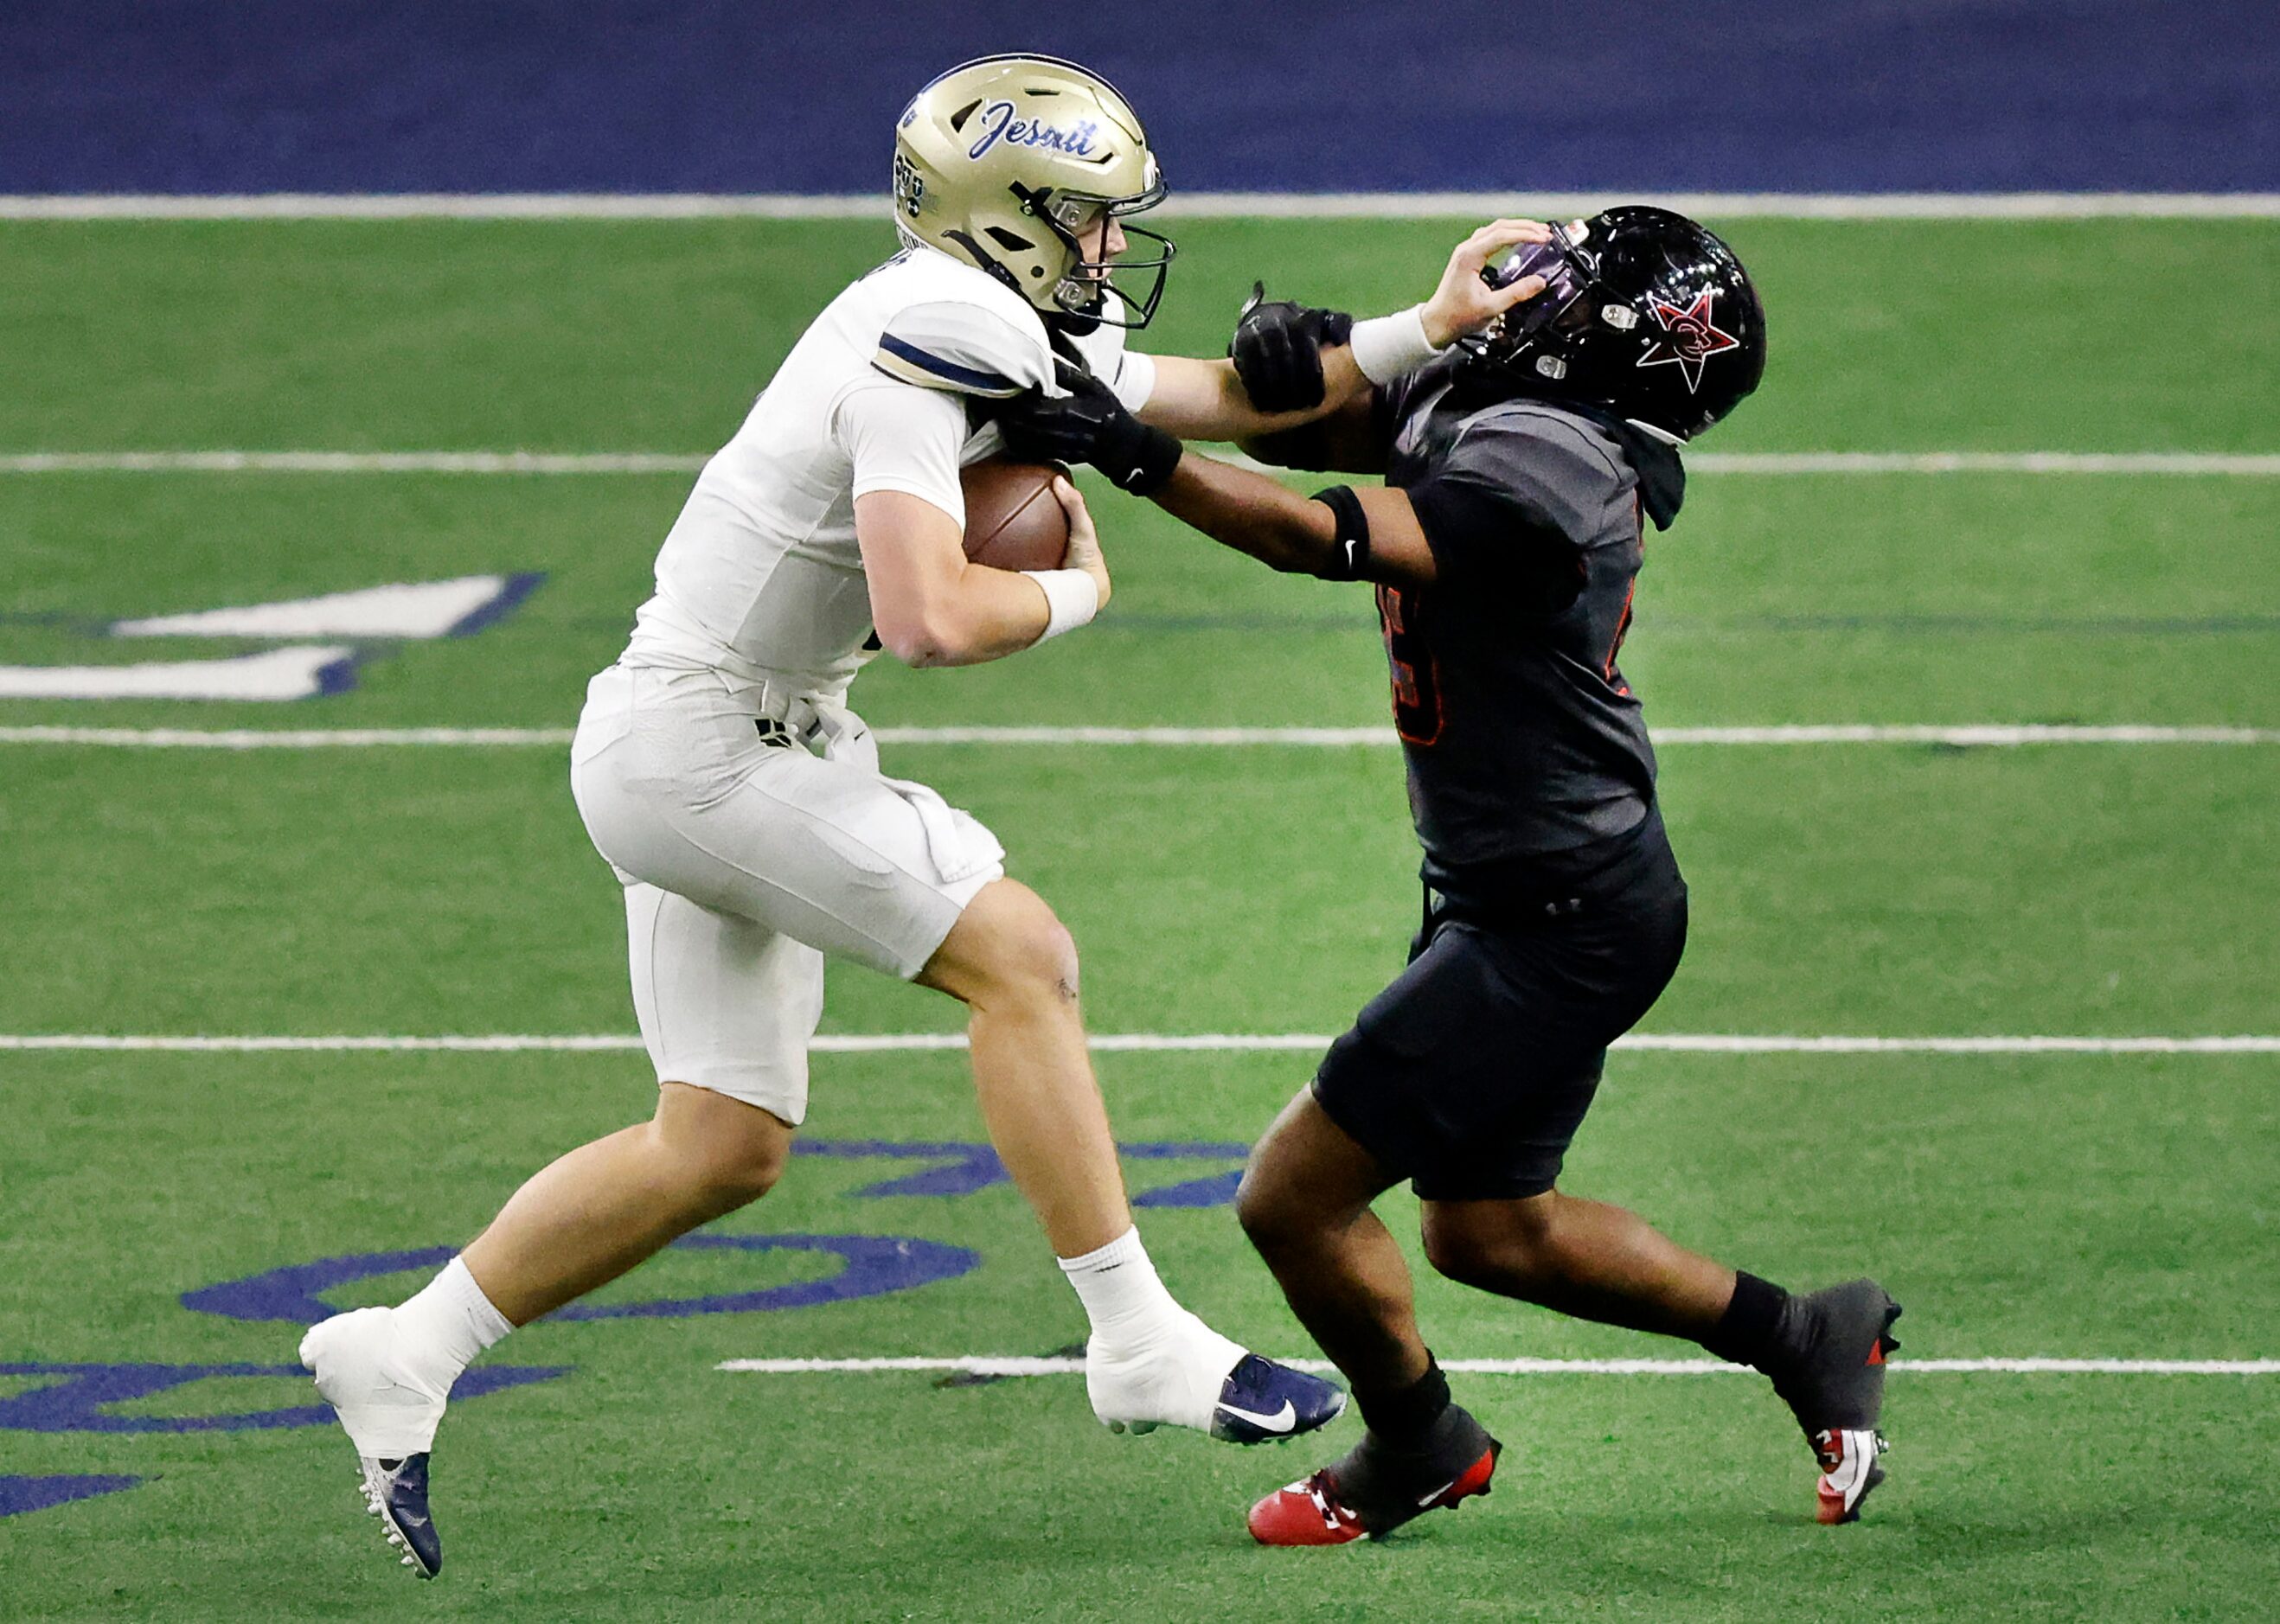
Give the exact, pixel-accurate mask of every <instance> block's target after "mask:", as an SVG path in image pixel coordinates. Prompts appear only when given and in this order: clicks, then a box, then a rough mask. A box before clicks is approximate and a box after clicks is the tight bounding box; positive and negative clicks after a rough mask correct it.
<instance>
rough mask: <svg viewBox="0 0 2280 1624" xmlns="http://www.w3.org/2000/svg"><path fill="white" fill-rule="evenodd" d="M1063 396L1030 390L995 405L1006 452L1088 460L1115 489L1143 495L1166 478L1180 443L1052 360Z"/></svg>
mask: <svg viewBox="0 0 2280 1624" xmlns="http://www.w3.org/2000/svg"><path fill="white" fill-rule="evenodd" d="M1054 365H1055V366H1056V367H1057V368H1058V369H1059V379H1060V386H1061V388H1062V389H1066V390H1067V391H1068V393H1067V394H1066V395H1060V396H1049V395H1046V394H1044V392H1043V391H1041V390H1036V389H1033V390H1031V391H1030V392H1029V393H1028V394H1026V395H1020V396H1015V397H1014V398H1013V399H1012V400H1009V401H1007V402H1005V404H1003V405H1002V406H1000V407H998V408H997V413H996V416H997V427H999V428H1000V429H1001V430H1003V431H1004V433H1005V450H1006V454H1007V455H1008V456H1011V457H1014V458H1020V459H1021V460H1023V461H1027V462H1066V463H1079V462H1084V463H1090V464H1091V465H1092V466H1094V467H1096V468H1098V469H1099V470H1100V471H1101V472H1102V473H1105V474H1106V475H1107V476H1108V477H1109V478H1110V479H1111V480H1113V481H1115V484H1116V487H1117V489H1120V490H1128V491H1130V492H1131V493H1132V494H1133V495H1134V496H1146V495H1147V494H1148V493H1149V492H1150V491H1152V490H1153V489H1156V488H1157V487H1158V486H1159V485H1161V484H1162V483H1163V482H1164V481H1166V480H1167V479H1170V478H1171V477H1172V470H1173V469H1174V468H1176V467H1177V466H1179V464H1180V443H1179V442H1178V441H1177V440H1176V439H1175V438H1173V437H1172V436H1171V435H1167V434H1166V433H1165V432H1164V431H1163V430H1162V429H1160V428H1151V427H1148V425H1147V424H1145V423H1144V422H1142V421H1141V420H1140V419H1138V418H1136V417H1134V416H1133V415H1132V414H1131V413H1130V412H1128V411H1126V410H1125V409H1124V403H1123V402H1122V401H1121V400H1119V399H1117V398H1116V391H1115V390H1113V389H1110V388H1109V387H1108V386H1107V385H1106V384H1105V383H1103V382H1102V381H1100V380H1099V379H1098V378H1096V377H1094V376H1093V375H1092V374H1091V373H1088V372H1084V371H1082V370H1081V369H1079V368H1077V367H1075V366H1070V365H1069V364H1068V363H1067V361H1056V362H1055V363H1054Z"/></svg>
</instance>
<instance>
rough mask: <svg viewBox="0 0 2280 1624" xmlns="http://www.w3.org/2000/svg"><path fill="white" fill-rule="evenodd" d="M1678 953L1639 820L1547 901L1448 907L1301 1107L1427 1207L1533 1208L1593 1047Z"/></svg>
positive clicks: (1596, 1063) (1593, 1085)
mask: <svg viewBox="0 0 2280 1624" xmlns="http://www.w3.org/2000/svg"><path fill="white" fill-rule="evenodd" d="M1685 945H1686V882H1685V881H1684V880H1683V879H1682V878H1681V877H1680V875H1679V872H1678V864H1677V861H1676V859H1675V858H1674V857H1673V856H1672V854H1671V850H1670V843H1669V840H1668V838H1667V837H1666V835H1664V833H1663V828H1662V820H1661V818H1660V816H1659V815H1658V814H1656V813H1653V812H1650V813H1649V814H1648V817H1647V819H1646V820H1645V823H1644V824H1642V825H1641V826H1640V827H1639V828H1638V829H1637V830H1636V831H1634V835H1633V837H1631V838H1629V839H1628V840H1627V841H1626V842H1625V843H1623V844H1622V845H1621V850H1619V852H1618V854H1617V855H1616V856H1615V857H1614V858H1613V860H1612V861H1611V862H1610V864H1609V865H1608V866H1606V868H1604V869H1602V870H1601V871H1600V872H1598V873H1597V874H1592V875H1591V877H1590V878H1589V879H1588V880H1586V881H1574V882H1570V883H1569V884H1568V885H1565V886H1562V887H1560V888H1559V894H1557V895H1553V896H1550V897H1529V898H1528V899H1526V900H1525V901H1521V900H1519V899H1508V900H1506V901H1505V902H1504V903H1502V904H1498V905H1495V906H1484V905H1482V904H1478V903H1475V902H1460V901H1451V902H1448V903H1444V904H1442V905H1441V906H1439V907H1437V909H1436V911H1435V912H1434V913H1433V914H1432V915H1431V916H1430V917H1429V919H1428V920H1427V921H1426V925H1425V927H1424V929H1423V930H1422V931H1421V933H1420V935H1419V936H1418V941H1417V944H1416V947H1415V949H1414V950H1413V953H1412V956H1411V958H1410V961H1409V967H1408V968H1407V969H1406V970H1404V971H1403V972H1402V973H1401V974H1400V975H1399V976H1398V978H1397V979H1396V980H1395V981H1394V982H1393V984H1392V985H1391V986H1390V987H1388V988H1387V989H1385V990H1384V991H1383V992H1382V993H1380V994H1378V996H1377V997H1375V998H1374V999H1372V1000H1371V1001H1370V1003H1369V1004H1368V1006H1367V1008H1365V1009H1364V1010H1363V1011H1362V1012H1361V1014H1360V1017H1358V1018H1357V1019H1356V1020H1355V1021H1354V1024H1353V1027H1352V1030H1350V1031H1348V1032H1347V1033H1346V1034H1345V1035H1344V1036H1342V1037H1340V1038H1339V1039H1338V1040H1337V1041H1336V1043H1333V1044H1331V1045H1330V1051H1329V1055H1328V1056H1327V1057H1326V1058H1324V1059H1323V1061H1322V1066H1321V1070H1320V1071H1319V1072H1317V1073H1316V1074H1315V1076H1314V1083H1313V1095H1314V1098H1315V1101H1316V1102H1317V1103H1318V1104H1321V1108H1322V1109H1323V1111H1324V1112H1327V1113H1328V1114H1329V1118H1330V1120H1332V1121H1334V1122H1336V1124H1337V1125H1338V1126H1339V1127H1340V1128H1343V1129H1344V1130H1345V1132H1346V1133H1348V1134H1349V1135H1352V1137H1353V1138H1354V1139H1355V1140H1356V1141H1357V1142H1358V1143H1360V1144H1361V1145H1362V1146H1363V1147H1364V1148H1365V1149H1367V1151H1370V1152H1371V1154H1373V1155H1374V1156H1375V1157H1376V1158H1378V1160H1379V1161H1380V1162H1382V1163H1383V1165H1384V1166H1386V1167H1387V1168H1388V1169H1390V1170H1391V1171H1392V1172H1394V1173H1396V1174H1400V1175H1402V1176H1405V1177H1406V1178H1408V1179H1409V1180H1410V1182H1411V1186H1412V1188H1413V1189H1415V1190H1416V1192H1417V1194H1418V1195H1419V1196H1420V1197H1423V1198H1424V1199H1426V1200H1429V1201H1498V1200H1513V1199H1517V1198H1520V1197H1528V1196H1535V1195H1540V1194H1542V1193H1543V1192H1544V1191H1545V1190H1547V1189H1551V1188H1552V1182H1553V1181H1554V1180H1556V1179H1557V1178H1558V1177H1559V1175H1560V1163H1561V1162H1562V1160H1563V1159H1564V1158H1566V1156H1567V1153H1568V1144H1569V1143H1570V1142H1571V1141H1572V1140H1573V1139H1574V1138H1575V1130H1576V1128H1578V1127H1579V1126H1580V1125H1581V1124H1582V1122H1583V1113H1584V1112H1587V1111H1589V1110H1590V1109H1591V1097H1592V1095H1593V1094H1594V1093H1596V1092H1597V1091H1598V1086H1599V1075H1600V1073H1601V1071H1602V1070H1603V1069H1604V1067H1605V1066H1606V1058H1607V1045H1608V1044H1609V1043H1613V1042H1614V1040H1615V1039H1616V1038H1617V1037H1619V1036H1621V1035H1622V1034H1623V1033H1625V1032H1627V1031H1629V1029H1630V1028H1631V1027H1632V1026H1633V1025H1635V1024H1636V1023H1637V1021H1638V1020H1639V1018H1640V1017H1641V1016H1643V1015H1645V1013H1646V1012H1647V1010H1648V1009H1649V1008H1650V1007H1652V1004H1653V1003H1654V1001H1655V999H1657V998H1658V997H1660V996H1661V995H1662V989H1664V988H1665V987H1666V986H1668V984H1669V981H1670V978H1671V976H1672V974H1674V973H1675V972H1676V970H1677V968H1678V959H1679V955H1680V954H1681V952H1682V951H1684V948H1685Z"/></svg>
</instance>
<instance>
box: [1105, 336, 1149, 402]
mask: <svg viewBox="0 0 2280 1624" xmlns="http://www.w3.org/2000/svg"><path fill="white" fill-rule="evenodd" d="M1108 387H1109V388H1110V389H1113V390H1115V391H1116V398H1117V399H1118V400H1120V401H1121V402H1123V403H1124V409H1125V410H1126V411H1127V412H1137V411H1139V410H1140V408H1141V407H1143V406H1144V405H1146V404H1148V397H1149V396H1151V395H1153V394H1154V393H1155V392H1156V358H1155V357H1154V356H1152V355H1142V354H1141V353H1140V352H1139V351H1138V350H1125V351H1124V352H1123V353H1122V354H1121V355H1120V356H1118V357H1117V366H1116V375H1115V376H1114V377H1113V378H1111V379H1110V380H1109V381H1108Z"/></svg>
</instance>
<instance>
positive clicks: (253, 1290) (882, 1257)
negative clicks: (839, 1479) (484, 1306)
mask: <svg viewBox="0 0 2280 1624" xmlns="http://www.w3.org/2000/svg"><path fill="white" fill-rule="evenodd" d="M674 1245H675V1246H677V1247H682V1248H685V1249H688V1250H690V1251H814V1252H827V1253H829V1254H831V1255H833V1256H836V1257H837V1258H839V1259H840V1263H841V1267H840V1270H839V1272H838V1273H837V1274H832V1275H829V1276H828V1277H826V1278H825V1279H822V1280H806V1281H796V1282H794V1283H793V1284H790V1285H786V1286H770V1287H768V1288H766V1289H763V1290H759V1291H732V1292H725V1293H717V1294H715V1295H712V1296H709V1297H668V1298H665V1299H662V1300H659V1301H656V1302H648V1303H574V1304H573V1305H570V1306H569V1307H567V1308H563V1309H558V1310H557V1311H556V1312H554V1313H552V1314H551V1315H549V1316H548V1318H550V1319H554V1320H640V1319H678V1318H681V1317H682V1316H684V1315H691V1314H736V1313H765V1312H770V1311H772V1310H776V1309H785V1308H813V1307H816V1306H818V1305H821V1304H825V1303H848V1302H853V1301H855V1300H856V1299H858V1298H860V1297H883V1296H885V1295H886V1294H887V1293H889V1292H890V1291H909V1290H912V1289H915V1288H917V1287H920V1286H925V1285H931V1284H932V1283H933V1282H934V1281H938V1280H954V1279H956V1278H957V1277H958V1276H959V1275H960V1274H967V1273H968V1272H969V1271H971V1270H973V1269H974V1268H977V1267H979V1266H981V1263H982V1257H981V1254H980V1253H978V1252H974V1251H968V1250H967V1248H965V1247H963V1246H945V1245H944V1244H942V1243H940V1242H936V1241H921V1240H914V1239H911V1238H908V1237H906V1236H902V1235H702V1234H699V1235H682V1237H681V1238H680V1239H679V1240H677V1241H675V1242H674ZM457 1252H458V1248H457V1247H454V1246H427V1247H421V1248H420V1249H418V1250H417V1251H380V1252H362V1253H358V1254H355V1255H352V1256H350V1257H344V1258H319V1259H318V1260H317V1261H316V1262H314V1263H303V1264H296V1265H293V1266H289V1267H287V1268H281V1269H271V1270H269V1271H267V1272H266V1273H265V1274H254V1275H250V1276H248V1277H247V1278H245V1279H243V1280H232V1281H224V1282H223V1283H222V1284H220V1285H218V1286H207V1287H204V1289H200V1290H196V1291H186V1292H184V1293H183V1294H182V1297H181V1304H182V1306H183V1307H185V1308H187V1309H189V1310H191V1311H192V1312H196V1313H204V1314H220V1316H221V1317H222V1318H224V1319H226V1320H283V1321H286V1322H287V1323H289V1324H294V1325H314V1324H315V1323H316V1322H317V1321H318V1320H322V1319H325V1318H327V1316H328V1315H331V1314H334V1313H337V1312H340V1311H339V1310H338V1309H336V1308H335V1307H334V1306H333V1305H331V1304H329V1303H327V1302H326V1301H325V1299H324V1298H323V1297H322V1296H320V1293H322V1292H325V1291H329V1290H332V1289H335V1288H336V1287H340V1286H344V1285H347V1284H349V1283H350V1281H358V1280H370V1279H372V1278H374V1276H376V1275H381V1274H402V1273H404V1272H405V1271H407V1270H411V1269H432V1268H436V1267H439V1266H442V1265H443V1264H444V1263H446V1262H448V1261H450V1260H451V1258H452V1257H453V1256H455V1255H456V1254H457ZM4 1369H5V1367H0V1374H4ZM241 1374H243V1373H241ZM471 1374H474V1373H471Z"/></svg>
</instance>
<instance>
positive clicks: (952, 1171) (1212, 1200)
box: [792, 1139, 1251, 1207]
mask: <svg viewBox="0 0 2280 1624" xmlns="http://www.w3.org/2000/svg"><path fill="white" fill-rule="evenodd" d="M1117 1150H1118V1151H1119V1152H1120V1153H1121V1154H1122V1155H1123V1156H1125V1157H1127V1158H1131V1159H1133V1160H1136V1161H1188V1160H1205V1161H1217V1160H1229V1161H1242V1160H1243V1159H1244V1158H1246V1157H1248V1156H1249V1155H1250V1154H1251V1147H1250V1146H1249V1145H1245V1144H1235V1143H1206V1144H1189V1143H1148V1144H1123V1145H1119V1146H1117ZM792 1151H793V1153H794V1154H795V1155H798V1156H831V1157H838V1158H844V1159H848V1160H870V1159H872V1158H905V1159H918V1160H925V1161H936V1162H941V1163H943V1164H944V1166H936V1167H928V1168H927V1169H925V1170H924V1171H922V1172H919V1173H912V1174H904V1175H903V1176H902V1177H901V1178H899V1179H888V1180H885V1181H882V1182H881V1183H877V1184H867V1185H865V1186H864V1187H863V1188H862V1189H857V1190H851V1191H850V1192H849V1193H850V1194H851V1195H852V1196H854V1197H856V1198H857V1199H859V1200H875V1199H880V1198H882V1197H895V1196H970V1195H973V1194H974V1193H975V1192H976V1191H978V1190H984V1189H993V1188H994V1187H996V1186H997V1185H1000V1184H1006V1183H1010V1182H1012V1179H1011V1177H1010V1175H1009V1174H1007V1173H1006V1171H1005V1163H1004V1162H1002V1161H1000V1160H998V1158H997V1151H993V1150H991V1149H990V1147H989V1146H988V1145H986V1144H974V1143H955V1142H951V1141H941V1142H928V1141H922V1140H902V1139H802V1140H796V1141H794V1142H793V1144H792ZM1242 1181H1243V1172H1242V1170H1241V1169H1240V1168H1237V1169H1236V1170H1235V1171H1234V1172H1232V1173H1223V1174H1213V1176H1212V1177H1210V1178H1207V1179H1195V1180H1191V1181H1189V1182H1187V1183H1184V1184H1174V1185H1171V1186H1168V1187H1167V1188H1165V1189H1152V1190H1149V1191H1147V1192H1145V1193H1144V1194H1142V1195H1138V1196H1136V1197H1133V1201H1132V1204H1133V1205H1135V1206H1145V1207H1201V1206H1223V1205H1226V1204H1227V1203H1228V1202H1229V1201H1232V1200H1234V1199H1235V1189H1236V1185H1237V1184H1239V1183H1241V1182H1242Z"/></svg>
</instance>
